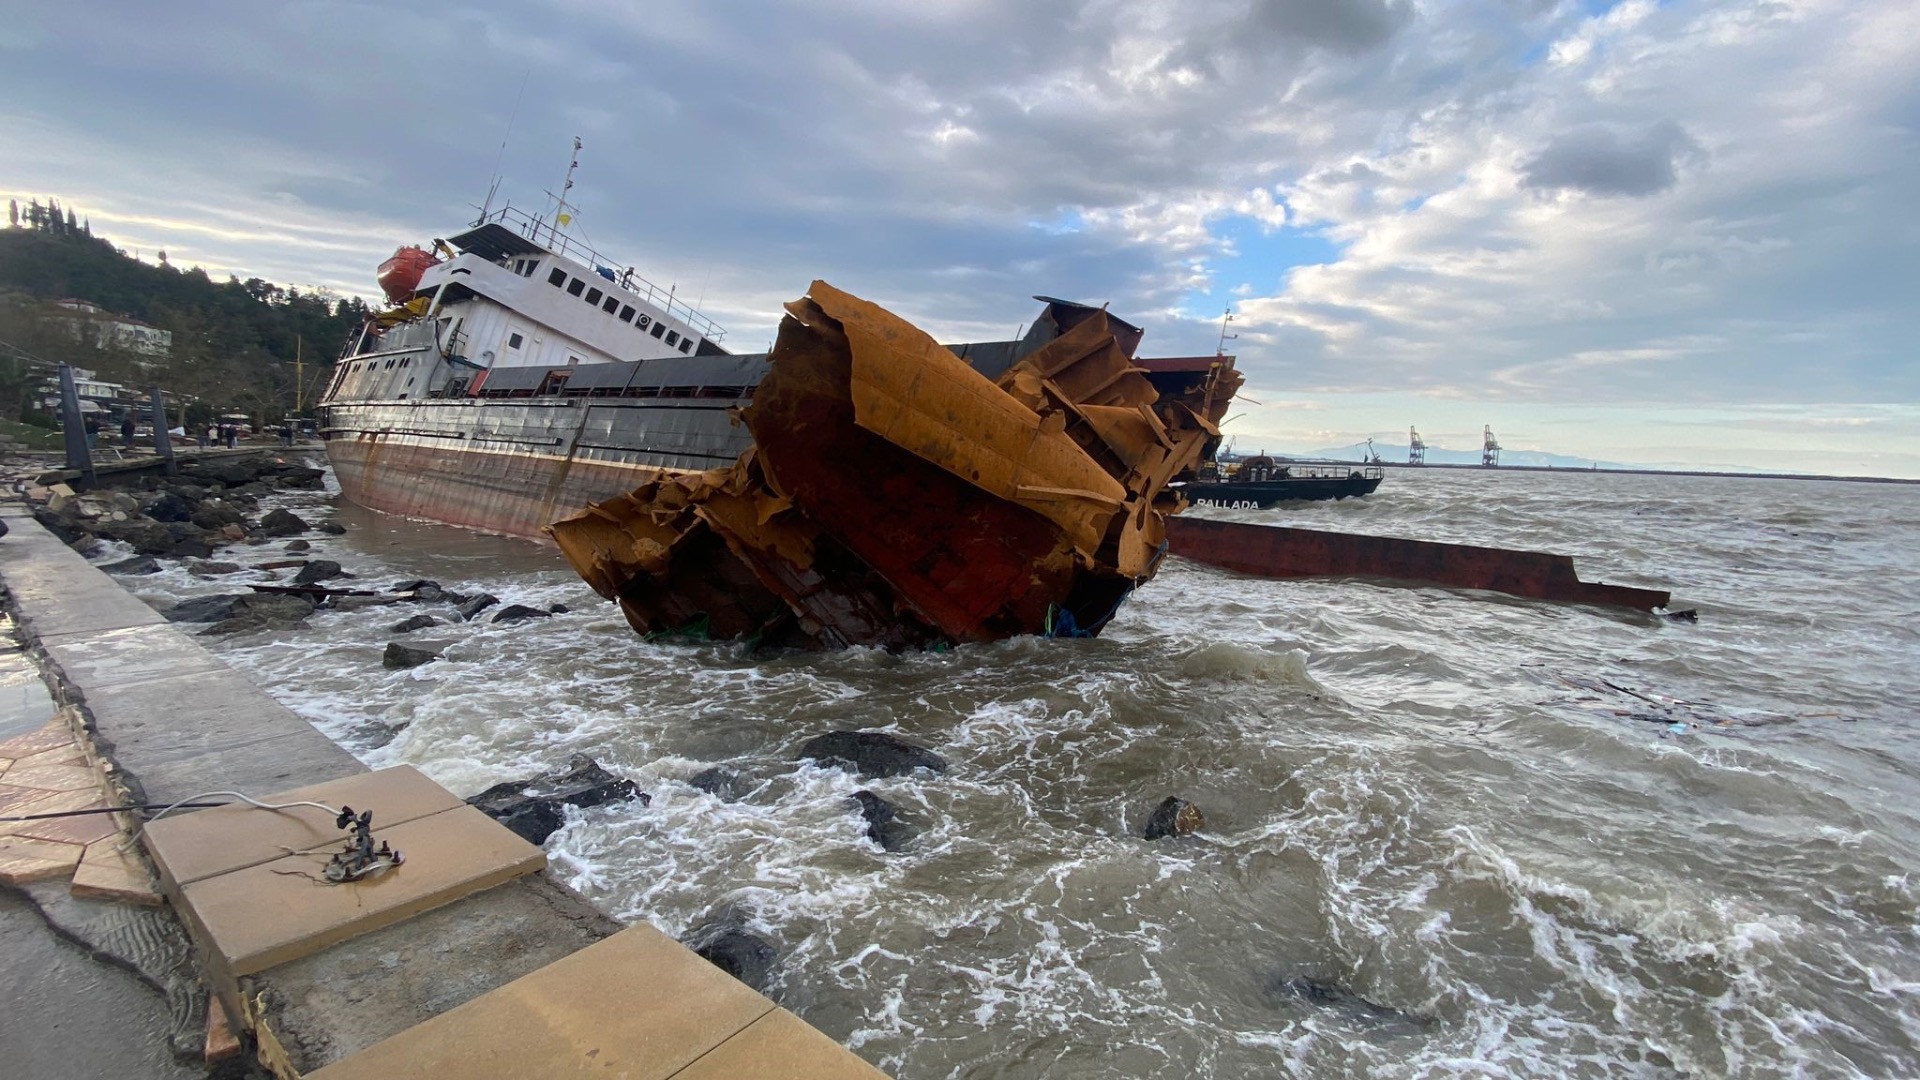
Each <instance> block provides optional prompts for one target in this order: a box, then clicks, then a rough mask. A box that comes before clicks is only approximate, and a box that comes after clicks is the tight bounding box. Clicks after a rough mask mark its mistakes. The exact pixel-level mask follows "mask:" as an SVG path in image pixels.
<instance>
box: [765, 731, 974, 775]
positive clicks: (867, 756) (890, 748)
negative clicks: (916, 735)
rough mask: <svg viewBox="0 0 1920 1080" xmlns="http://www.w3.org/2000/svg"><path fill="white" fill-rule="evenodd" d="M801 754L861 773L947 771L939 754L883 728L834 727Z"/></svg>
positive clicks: (803, 747)
mask: <svg viewBox="0 0 1920 1080" xmlns="http://www.w3.org/2000/svg"><path fill="white" fill-rule="evenodd" d="M800 757H801V758H803V759H811V760H813V761H817V762H819V763H820V764H822V765H838V766H842V767H845V768H850V769H852V770H853V771H855V772H857V773H859V774H860V775H861V776H899V775H901V774H903V773H910V772H912V771H913V770H915V769H926V770H928V771H930V772H936V773H943V772H946V771H947V763H946V761H945V760H944V759H942V758H941V757H940V755H939V754H936V753H934V752H933V751H931V750H929V749H927V748H926V747H924V746H920V745H917V744H915V743H910V742H908V741H906V740H905V739H902V738H900V737H898V736H895V735H888V734H887V733H885V732H882V731H833V732H828V733H827V734H825V735H816V736H814V737H813V738H811V739H808V740H807V741H806V743H805V744H803V745H802V746H801V747H800Z"/></svg>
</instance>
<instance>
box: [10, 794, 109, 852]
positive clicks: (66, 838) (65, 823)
mask: <svg viewBox="0 0 1920 1080" xmlns="http://www.w3.org/2000/svg"><path fill="white" fill-rule="evenodd" d="M73 794H92V793H91V792H84V793H83V792H75V793H73ZM94 801H98V800H97V799H95V800H94ZM28 805H29V807H30V809H27V810H24V811H22V813H27V814H55V813H60V812H61V811H64V810H68V809H72V810H79V809H81V808H82V807H80V806H74V807H64V806H63V807H60V808H59V809H55V808H53V807H51V806H47V807H42V806H40V804H39V803H30V804H28ZM100 805H102V806H105V805H106V804H105V803H104V802H102V803H101V804H100ZM6 824H9V825H11V826H13V827H12V828H11V829H10V830H9V831H10V832H11V833H12V834H13V835H14V836H25V837H29V838H31V839H34V840H54V841H57V842H59V843H62V844H82V845H85V844H91V843H93V842H94V841H95V840H104V839H106V838H107V837H109V836H112V837H118V836H119V835H120V826H119V825H118V824H116V823H115V822H114V820H113V815H112V814H85V815H82V816H80V817H63V818H47V819H46V820H44V821H17V822H7V823H6Z"/></svg>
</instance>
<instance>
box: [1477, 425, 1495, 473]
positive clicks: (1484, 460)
mask: <svg viewBox="0 0 1920 1080" xmlns="http://www.w3.org/2000/svg"><path fill="white" fill-rule="evenodd" d="M1480 465H1481V467H1483V468H1488V469H1497V468H1499V467H1500V440H1498V439H1496V438H1494V437H1493V425H1492V424H1488V425H1486V428H1485V434H1484V437H1483V438H1482V439H1481V442H1480Z"/></svg>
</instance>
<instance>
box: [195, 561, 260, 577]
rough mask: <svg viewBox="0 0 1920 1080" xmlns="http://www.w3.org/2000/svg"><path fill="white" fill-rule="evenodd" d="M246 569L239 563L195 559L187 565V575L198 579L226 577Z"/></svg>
mask: <svg viewBox="0 0 1920 1080" xmlns="http://www.w3.org/2000/svg"><path fill="white" fill-rule="evenodd" d="M245 569H246V567H244V566H241V565H240V564H239V563H230V562H208V561H206V560H204V559H195V560H193V561H192V562H189V563H188V564H187V573H189V574H192V575H193V576H194V577H197V578H209V577H224V576H226V575H228V574H237V573H239V572H240V571H242V570H245Z"/></svg>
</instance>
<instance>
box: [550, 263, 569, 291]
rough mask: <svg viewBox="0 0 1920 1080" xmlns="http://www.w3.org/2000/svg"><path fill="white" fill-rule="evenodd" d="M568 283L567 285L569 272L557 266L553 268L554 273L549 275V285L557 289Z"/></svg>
mask: <svg viewBox="0 0 1920 1080" xmlns="http://www.w3.org/2000/svg"><path fill="white" fill-rule="evenodd" d="M566 283H567V272H566V271H565V270H562V269H560V268H559V267H557V266H556V267H554V268H553V273H551V274H548V275H547V284H549V285H551V286H553V287H554V288H556V289H557V288H559V287H560V286H562V285H565V284H566Z"/></svg>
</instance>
